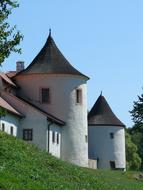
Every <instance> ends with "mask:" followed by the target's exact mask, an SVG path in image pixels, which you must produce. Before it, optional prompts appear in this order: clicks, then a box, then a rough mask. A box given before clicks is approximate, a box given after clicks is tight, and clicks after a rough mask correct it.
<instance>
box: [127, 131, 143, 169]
mask: <svg viewBox="0 0 143 190" xmlns="http://www.w3.org/2000/svg"><path fill="white" fill-rule="evenodd" d="M137 151H138V149H137V146H136V145H135V144H134V143H133V142H132V139H131V135H130V134H129V133H128V132H127V131H126V161H127V169H131V170H138V169H140V167H141V158H140V157H139V155H138V153H137Z"/></svg>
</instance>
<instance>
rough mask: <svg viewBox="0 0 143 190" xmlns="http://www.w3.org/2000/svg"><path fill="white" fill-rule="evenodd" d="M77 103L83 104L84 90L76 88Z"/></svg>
mask: <svg viewBox="0 0 143 190" xmlns="http://www.w3.org/2000/svg"><path fill="white" fill-rule="evenodd" d="M76 103H77V104H81V103H82V90H81V89H76Z"/></svg>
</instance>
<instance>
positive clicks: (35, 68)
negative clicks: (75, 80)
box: [17, 33, 89, 79]
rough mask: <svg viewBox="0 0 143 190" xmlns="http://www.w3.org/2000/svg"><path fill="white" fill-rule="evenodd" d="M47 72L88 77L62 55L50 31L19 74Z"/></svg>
mask: <svg viewBox="0 0 143 190" xmlns="http://www.w3.org/2000/svg"><path fill="white" fill-rule="evenodd" d="M33 73H48V74H72V75H79V76H82V77H84V78H86V79H89V78H88V77H87V76H85V75H84V74H82V73H80V72H79V71H78V70H76V69H75V68H74V67H73V66H72V65H71V64H70V63H69V62H68V61H67V60H66V58H65V57H64V56H63V55H62V53H61V52H60V50H59V49H58V47H57V46H56V44H55V42H54V40H53V38H52V37H51V33H50V34H49V37H48V39H47V41H46V43H45V45H44V47H43V48H42V49H41V51H40V52H39V54H38V55H37V56H36V57H35V59H34V60H33V61H32V63H31V64H30V65H29V66H28V67H27V68H26V69H25V70H23V71H21V72H19V73H18V74H17V75H19V74H33Z"/></svg>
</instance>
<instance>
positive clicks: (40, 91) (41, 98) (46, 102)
mask: <svg viewBox="0 0 143 190" xmlns="http://www.w3.org/2000/svg"><path fill="white" fill-rule="evenodd" d="M43 90H48V96H49V97H48V100H47V101H43ZM39 94H40V102H41V104H49V103H50V102H51V90H50V88H49V87H40V90H39Z"/></svg>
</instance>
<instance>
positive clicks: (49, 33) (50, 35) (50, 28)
mask: <svg viewBox="0 0 143 190" xmlns="http://www.w3.org/2000/svg"><path fill="white" fill-rule="evenodd" d="M49 36H51V28H50V29H49Z"/></svg>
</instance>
